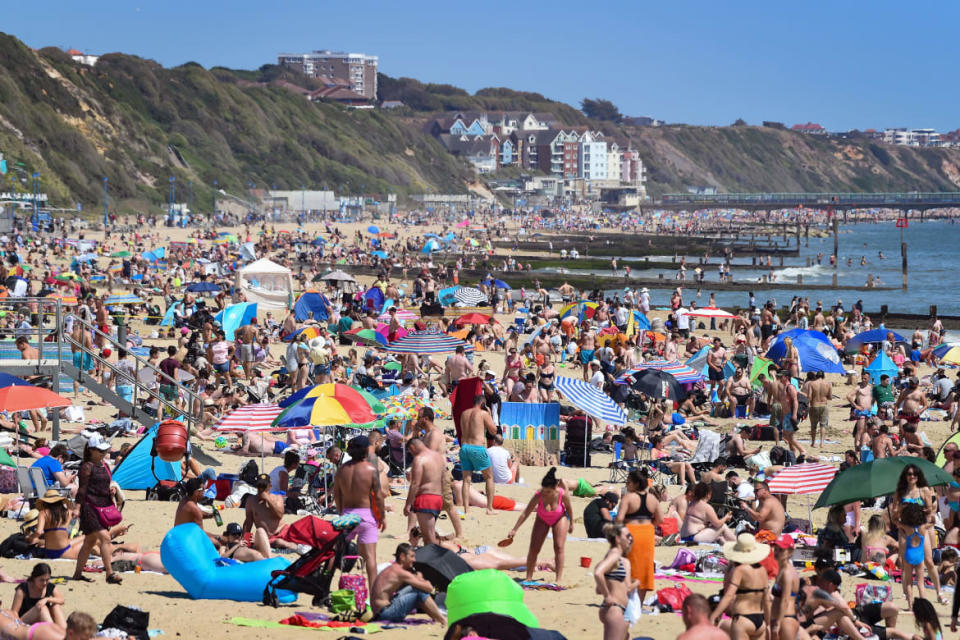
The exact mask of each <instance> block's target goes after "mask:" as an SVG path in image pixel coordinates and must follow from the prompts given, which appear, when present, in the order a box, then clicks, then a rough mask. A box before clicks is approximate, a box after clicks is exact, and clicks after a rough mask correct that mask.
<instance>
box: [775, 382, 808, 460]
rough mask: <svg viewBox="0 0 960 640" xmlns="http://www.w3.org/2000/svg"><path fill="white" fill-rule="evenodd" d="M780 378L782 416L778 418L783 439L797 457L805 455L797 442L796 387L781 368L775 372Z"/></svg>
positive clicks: (797, 403) (797, 406) (804, 451)
mask: <svg viewBox="0 0 960 640" xmlns="http://www.w3.org/2000/svg"><path fill="white" fill-rule="evenodd" d="M777 376H778V377H779V378H780V407H781V408H782V411H783V417H782V418H781V420H780V426H781V428H782V429H783V439H784V440H785V441H786V443H787V445H788V446H789V447H790V451H793V452H794V453H795V454H796V455H797V456H798V457H799V456H802V455H806V453H807V452H806V450H805V449H804V448H803V446H802V445H801V444H800V443H799V442H797V437H796V433H797V410H798V408H799V404H800V403H799V401H798V399H797V389H796V388H795V387H794V386H793V385H792V384H791V383H790V373H789V372H788V371H784V370H781V371H779V372H778V373H777Z"/></svg>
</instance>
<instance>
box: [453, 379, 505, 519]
mask: <svg viewBox="0 0 960 640" xmlns="http://www.w3.org/2000/svg"><path fill="white" fill-rule="evenodd" d="M460 429H461V435H462V439H461V443H460V468H461V469H463V486H462V487H461V491H462V493H461V500H462V502H463V512H464V514H466V513H467V511H468V509H469V506H470V476H471V474H472V473H473V472H474V471H479V472H480V473H482V474H483V481H484V484H485V485H486V490H487V515H495V514H496V513H497V512H496V511H494V509H493V496H494V484H493V469H492V468H491V463H490V455H489V454H488V453H487V446H486V438H487V437H488V436H490V437H492V436H495V435H496V434H497V426H496V425H495V424H493V417H492V416H491V415H490V412H488V411H486V407H485V406H484V399H483V394H478V395H477V396H476V397H475V398H474V399H473V406H472V407H470V408H469V409H467V410H466V411H464V412H463V414H462V415H461V416H460Z"/></svg>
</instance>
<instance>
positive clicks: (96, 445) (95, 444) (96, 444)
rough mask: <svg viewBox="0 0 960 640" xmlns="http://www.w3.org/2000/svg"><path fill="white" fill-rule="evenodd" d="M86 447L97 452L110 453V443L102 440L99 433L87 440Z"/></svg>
mask: <svg viewBox="0 0 960 640" xmlns="http://www.w3.org/2000/svg"><path fill="white" fill-rule="evenodd" d="M87 446H88V447H89V448H91V449H97V450H98V451H110V443H109V442H107V441H106V440H104V439H103V436H101V435H100V434H99V433H94V434H93V435H91V436H90V437H89V438H87Z"/></svg>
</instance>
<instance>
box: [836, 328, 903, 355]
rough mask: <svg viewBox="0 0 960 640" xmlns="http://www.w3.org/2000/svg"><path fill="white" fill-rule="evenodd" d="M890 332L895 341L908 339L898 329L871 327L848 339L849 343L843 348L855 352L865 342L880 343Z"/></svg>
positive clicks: (899, 341)
mask: <svg viewBox="0 0 960 640" xmlns="http://www.w3.org/2000/svg"><path fill="white" fill-rule="evenodd" d="M888 333H892V334H893V341H894V343H901V342H903V343H905V342H906V341H907V339H906V338H904V337H903V336H902V335H900V334H899V333H897V332H896V331H891V330H890V329H871V330H870V331H861V332H860V333H858V334H857V335H855V336H853V337H852V338H850V339H849V340H847V343H846V344H845V345H844V346H843V348H844V349H845V350H846V351H847V352H849V353H853V352H855V351H859V350H860V347H862V346H863V345H865V344H880V343H881V342H883V341H884V340H886V339H887V334H888Z"/></svg>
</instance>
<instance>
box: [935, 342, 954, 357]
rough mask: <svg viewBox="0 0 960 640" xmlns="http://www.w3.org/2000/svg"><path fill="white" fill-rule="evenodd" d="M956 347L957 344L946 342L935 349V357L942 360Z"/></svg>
mask: <svg viewBox="0 0 960 640" xmlns="http://www.w3.org/2000/svg"><path fill="white" fill-rule="evenodd" d="M955 346H957V343H956V342H945V343H943V344H941V345H939V346H936V347H934V349H933V355H935V356H937V358H942V357H943V355H944V354H945V353H946V352H947V351H950V349H953V348H954V347H955Z"/></svg>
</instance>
